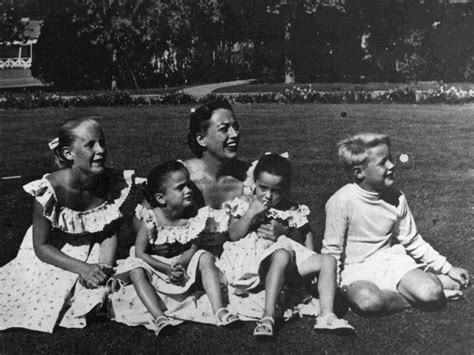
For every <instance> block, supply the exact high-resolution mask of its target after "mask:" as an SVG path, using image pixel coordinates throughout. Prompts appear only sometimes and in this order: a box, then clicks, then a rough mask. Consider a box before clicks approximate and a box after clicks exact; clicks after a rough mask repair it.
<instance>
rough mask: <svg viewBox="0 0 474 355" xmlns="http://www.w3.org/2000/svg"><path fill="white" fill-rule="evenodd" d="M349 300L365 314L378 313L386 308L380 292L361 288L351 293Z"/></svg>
mask: <svg viewBox="0 0 474 355" xmlns="http://www.w3.org/2000/svg"><path fill="white" fill-rule="evenodd" d="M349 287H350V286H349ZM348 298H349V301H350V303H352V304H353V305H354V306H355V307H356V308H357V309H358V310H359V311H360V312H363V313H367V314H370V313H378V312H380V311H381V310H382V309H383V308H384V300H383V297H382V295H381V294H380V291H378V290H373V289H370V288H359V289H357V290H356V291H352V292H350V293H349V294H348Z"/></svg>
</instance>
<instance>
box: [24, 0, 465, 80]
mask: <svg viewBox="0 0 474 355" xmlns="http://www.w3.org/2000/svg"><path fill="white" fill-rule="evenodd" d="M68 4H69V6H68V7H67V9H66V10H65V11H64V13H63V14H61V15H58V16H56V17H54V16H49V17H47V18H46V20H45V24H44V28H43V29H44V31H43V32H42V34H41V37H40V41H39V42H40V43H39V44H38V46H39V47H40V48H39V49H40V51H39V53H37V54H38V55H40V56H42V58H41V60H39V61H40V62H41V65H40V66H36V65H35V63H34V64H33V65H34V66H36V68H34V70H33V71H34V74H35V75H36V76H37V77H40V78H42V79H44V80H46V81H48V82H54V83H55V84H57V85H63V84H64V85H69V86H71V87H101V88H105V87H110V86H111V83H112V82H116V83H118V86H119V88H127V87H135V88H137V87H159V86H167V85H171V86H176V85H183V84H187V85H192V84H194V83H197V82H218V81H225V80H232V79H235V78H245V77H255V78H262V79H263V80H265V81H268V82H274V81H281V80H282V79H283V78H284V76H285V72H287V74H288V73H289V72H292V73H294V74H295V76H296V79H297V81H298V82H310V81H315V80H316V81H352V82H357V81H362V82H364V81H367V80H371V81H391V82H393V81H395V82H410V81H416V80H443V81H462V80H473V77H474V47H473V46H474V44H473V43H474V42H473V41H472V33H474V10H473V8H474V3H472V2H471V3H467V4H448V3H440V2H438V1H425V2H423V3H422V2H419V1H393V0H347V1H345V2H344V4H342V5H341V4H340V3H339V2H333V1H329V0H327V1H326V0H304V1H286V2H283V1H277V0H270V1H267V2H259V1H252V2H246V1H228V0H226V1H224V0H200V1H193V0H177V1H165V0H138V1H135V0H99V1H94V0H69V1H68ZM58 17H61V18H63V20H61V21H63V22H62V24H61V21H60V20H59V19H58ZM72 43H73V44H77V46H75V48H76V49H75V48H72V47H73V46H72ZM40 44H41V46H40ZM41 47H43V48H44V49H47V50H42V48H41ZM61 52H66V53H68V56H67V58H68V59H67V60H65V61H64V62H63V63H60V61H59V58H60V55H61V54H62V53H61ZM50 57H51V58H50ZM48 63H51V64H48ZM88 63H93V64H94V65H89V66H88ZM56 67H57V68H61V70H59V72H60V74H58V75H57V74H55V73H53V72H52V71H54V69H55V68H56ZM63 67H65V68H67V67H69V68H70V69H71V70H70V72H68V70H65V71H64V70H63V69H62V68H63ZM61 76H64V77H65V79H61V78H60V77H61Z"/></svg>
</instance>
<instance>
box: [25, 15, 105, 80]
mask: <svg viewBox="0 0 474 355" xmlns="http://www.w3.org/2000/svg"><path fill="white" fill-rule="evenodd" d="M79 30H80V27H79V25H78V24H77V23H76V22H74V20H73V16H72V15H70V14H50V15H48V16H47V17H46V19H45V21H44V25H43V27H42V28H41V35H40V37H39V39H38V43H37V45H36V46H35V54H34V56H33V64H32V68H31V70H32V74H33V76H35V77H37V78H39V79H41V80H43V81H44V82H47V83H52V84H54V85H55V86H56V87H57V88H59V89H63V88H64V89H84V88H98V87H103V86H104V83H105V82H107V81H108V80H109V71H108V67H109V66H110V60H109V57H108V56H107V53H106V52H105V50H104V48H103V47H101V46H97V45H94V44H93V43H91V41H90V40H89V39H88V38H85V37H84V36H79V35H78V32H79Z"/></svg>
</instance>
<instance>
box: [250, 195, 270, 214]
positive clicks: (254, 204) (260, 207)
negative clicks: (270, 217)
mask: <svg viewBox="0 0 474 355" xmlns="http://www.w3.org/2000/svg"><path fill="white" fill-rule="evenodd" d="M269 208H270V207H268V206H265V204H263V203H262V202H260V201H259V200H258V199H257V198H256V197H254V196H252V201H251V202H250V205H249V209H248V210H247V212H248V213H251V214H253V215H259V214H263V213H264V212H265V211H267V210H268V209H269Z"/></svg>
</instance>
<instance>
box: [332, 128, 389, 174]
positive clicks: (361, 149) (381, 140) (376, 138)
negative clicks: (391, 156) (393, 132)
mask: <svg viewBox="0 0 474 355" xmlns="http://www.w3.org/2000/svg"><path fill="white" fill-rule="evenodd" d="M379 145H386V146H387V147H389V148H390V138H389V136H387V135H386V134H379V133H359V134H356V135H353V136H351V137H349V138H346V139H343V140H341V141H339V142H338V143H337V155H338V157H339V162H340V163H341V164H342V166H343V167H344V170H345V171H346V172H347V173H350V172H352V168H353V167H354V166H356V165H363V164H365V162H366V161H367V158H368V156H369V155H368V153H367V151H368V150H369V149H371V148H373V147H376V146H379Z"/></svg>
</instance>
